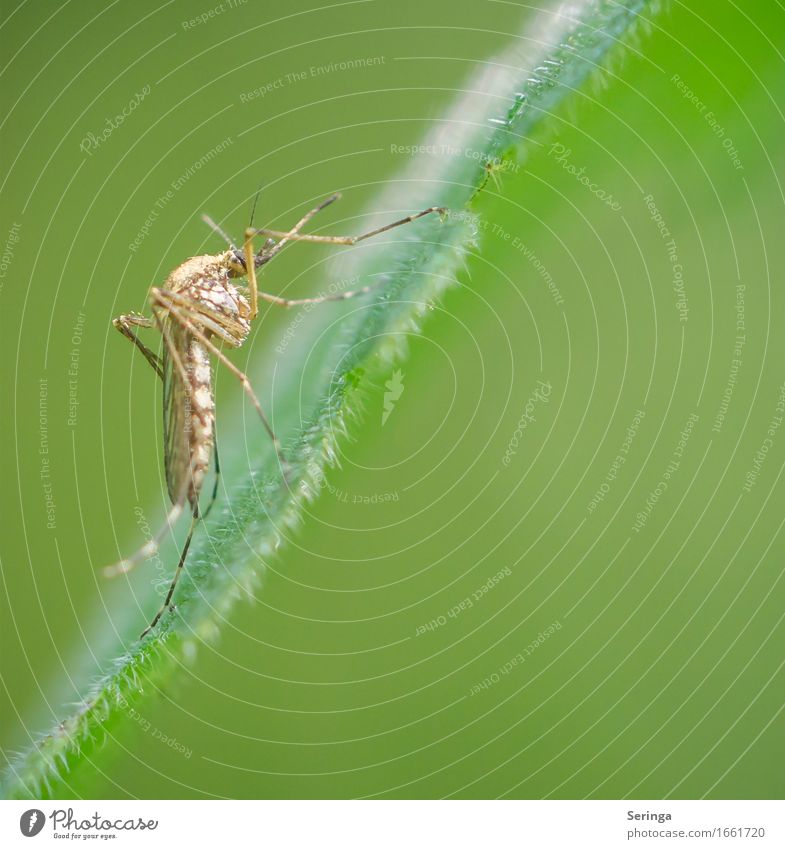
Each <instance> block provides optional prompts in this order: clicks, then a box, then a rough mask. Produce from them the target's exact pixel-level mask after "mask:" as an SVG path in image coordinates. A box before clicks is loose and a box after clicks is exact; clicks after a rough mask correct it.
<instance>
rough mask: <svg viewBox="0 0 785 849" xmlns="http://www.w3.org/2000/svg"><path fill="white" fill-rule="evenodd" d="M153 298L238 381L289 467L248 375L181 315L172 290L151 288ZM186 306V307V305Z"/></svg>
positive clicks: (279, 455) (276, 450)
mask: <svg viewBox="0 0 785 849" xmlns="http://www.w3.org/2000/svg"><path fill="white" fill-rule="evenodd" d="M153 298H155V299H156V301H157V303H158V305H159V306H160V307H161V308H163V309H165V310H167V312H168V313H169V315H170V316H172V318H173V319H174V320H175V321H177V322H178V323H179V324H180V326H181V327H183V328H185V330H187V331H188V332H189V333H191V334H193V335H194V336H195V337H196V338H197V339H198V340H199V341H200V342H201V343H202V344H203V345H204V346H205V348H207V350H208V351H211V352H212V353H213V354H214V355H215V356H216V357H217V358H218V359H219V360H220V362H221V363H223V365H225V366H226V368H228V369H229V371H230V372H231V373H232V374H233V375H234V376H235V377H236V378H237V379H238V380H239V381H240V383H241V384H242V387H243V391H244V392H245V394H246V395H247V396H248V397H249V398H250V399H251V403H252V404H253V405H254V407H255V408H256V412H257V413H258V414H259V418H260V419H261V420H262V424H263V425H264V427H265V429H266V430H267V433H268V434H269V435H270V439H272V441H273V446H274V448H275V452H276V454H277V455H278V460H279V462H280V464H281V468H282V469H283V470H284V471H286V470H287V469H288V468H289V463H288V461H287V459H286V456H285V455H284V452H283V448H282V447H281V443H280V442H279V440H278V437H277V436H276V435H275V431H274V430H273V429H272V426H271V425H270V422H269V421H268V420H267V416H266V415H265V413H264V410H263V409H262V405H261V403H260V402H259V399H258V398H257V397H256V394H255V393H254V391H253V387H252V386H251V382H250V381H249V380H248V375H246V374H245V372H243V371H241V370H240V369H239V368H237V366H236V365H235V364H234V363H233V362H232V361H231V360H230V359H229V358H228V357H227V356H226V354H224V353H223V351H221V350H220V348H218V347H217V346H216V345H214V344H213V343H212V342H211V341H210V339H208V338H207V336H205V334H204V333H202V331H201V330H200V329H199V328H198V327H197V326H196V324H194V322H192V321H190V320H189V319H188V317H187V316H185V315H183V313H182V312H181V311H180V308H179V307H178V306H177V296H176V294H175V293H173V292H167V291H166V290H165V289H154V290H153ZM186 308H187V307H186Z"/></svg>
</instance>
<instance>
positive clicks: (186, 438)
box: [104, 193, 447, 639]
mask: <svg viewBox="0 0 785 849" xmlns="http://www.w3.org/2000/svg"><path fill="white" fill-rule="evenodd" d="M340 196H341V195H340V193H336V194H333V195H331V196H330V197H328V198H327V199H326V200H324V201H322V202H321V203H320V204H319V205H318V206H316V207H314V208H313V209H312V210H310V211H309V212H307V213H306V214H305V215H304V216H303V217H302V218H301V219H300V220H299V221H298V222H297V223H296V224H295V225H294V226H293V227H292V228H291V229H290V230H268V229H266V228H258V229H255V228H254V227H253V211H252V212H251V223H250V224H249V226H248V228H247V229H246V230H245V237H244V242H243V248H242V250H241V249H239V248H237V247H236V246H235V245H234V243H233V242H232V240H231V239H230V238H229V237H228V236H227V235H226V233H224V231H223V230H222V229H221V228H220V227H219V226H218V224H216V223H215V222H214V221H213V220H212V219H211V218H210V217H209V216H207V215H204V216H202V218H203V220H204V221H205V222H206V223H207V224H208V225H209V226H210V227H211V228H212V229H213V230H214V231H215V232H216V233H218V234H219V235H221V236H222V237H223V238H224V239H225V241H226V242H227V243H228V245H229V249H228V250H225V251H223V252H222V253H219V254H214V255H204V256H194V257H191V258H190V259H187V260H186V261H185V262H184V263H182V265H179V266H178V267H177V268H175V269H174V271H172V273H171V274H170V275H169V276H168V277H167V279H166V282H165V284H164V285H163V286H162V287H153V288H151V289H150V299H149V302H150V311H151V313H152V318H147V317H146V316H143V315H140V314H139V313H134V312H131V313H125V314H123V315H120V316H118V317H117V318H115V319H113V321H112V324H113V325H114V326H115V327H116V328H117V329H118V330H119V331H120V333H122V334H123V336H125V337H126V338H127V339H128V340H129V341H131V342H132V343H133V344H134V345H135V346H136V347H137V348H138V349H139V351H141V353H142V355H143V356H144V358H145V359H146V360H147V362H148V363H149V364H150V366H151V367H152V368H153V370H154V371H155V372H156V374H157V375H158V376H159V377H160V379H161V382H162V383H163V425H164V426H163V433H164V468H165V472H166V485H167V490H168V493H169V498H170V500H171V503H172V507H171V509H170V510H169V513H168V514H167V516H166V519H165V521H164V523H163V525H162V526H161V528H160V529H159V531H158V532H157V533H156V534H155V535H153V536H152V537H151V538H150V539H149V540H148V541H147V542H146V543H145V544H144V545H143V546H142V547H141V548H140V549H139V550H138V551H137V552H136V553H135V554H133V555H131V556H130V557H128V558H126V559H124V560H120V561H118V562H117V563H115V564H113V565H112V566H107V567H106V568H105V570H104V571H105V574H107V575H110V576H114V575H120V574H124V573H126V572H128V571H129V570H130V569H132V568H133V567H134V566H135V565H136V564H138V563H139V562H141V561H142V560H145V559H147V558H148V557H151V556H152V555H153V554H155V553H156V551H157V550H158V546H159V544H160V542H161V540H162V539H163V537H164V536H165V534H166V533H167V531H169V530H170V528H171V527H172V525H173V524H174V523H175V522H176V521H177V519H179V518H180V516H181V515H182V513H183V512H184V511H185V510H186V508H188V509H189V510H190V513H191V524H190V527H189V529H188V536H187V537H186V539H185V543H184V545H183V548H182V550H181V553H180V559H179V561H178V563H177V568H176V569H175V572H174V576H173V578H172V581H171V583H170V584H169V589H168V591H167V593H166V598H165V600H164V603H163V604H162V605H161V607H160V609H159V610H158V612H157V613H156V614H155V616H154V617H153V620H152V622H151V623H150V624H149V625H148V626H147V628H145V630H144V631H143V632H142V634H141V635H140V639H142V638H144V637H145V636H146V635H147V634H148V633H149V632H150V631H151V630H152V629H153V628H154V627H155V626H156V625H157V624H158V622H159V620H160V619H161V617H162V616H163V615H164V613H166V611H167V610H169V609H170V608H171V607H172V597H173V595H174V591H175V587H176V586H177V581H178V579H179V577H180V574H181V573H182V570H183V566H184V565H185V560H186V556H187V554H188V549H189V547H190V545H191V539H192V537H193V534H194V530H195V528H196V525H197V523H198V522H199V521H200V520H204V519H205V518H206V517H207V515H208V513H209V512H210V510H211V509H212V507H213V504H214V503H215V500H216V497H217V494H218V481H219V479H220V473H221V470H220V464H219V461H218V451H217V446H216V432H215V397H214V392H213V367H212V363H211V356H212V357H214V358H215V360H217V362H218V363H219V364H220V365H222V366H224V367H225V368H227V369H228V370H229V372H231V374H233V375H234V376H235V378H237V380H238V381H239V382H240V384H241V385H242V388H243V391H244V392H245V394H246V395H247V396H248V398H249V399H250V401H251V403H252V404H253V406H254V408H255V409H256V412H257V413H258V414H259V418H260V419H261V421H262V425H263V426H264V429H265V430H266V431H267V433H268V435H269V436H270V439H271V440H272V443H273V446H274V448H275V451H276V453H277V455H278V460H279V464H280V467H281V470H282V471H283V474H284V479H285V480H286V479H287V472H288V469H289V465H288V462H287V460H286V456H285V455H284V452H283V450H282V447H281V443H280V441H279V440H278V438H277V437H276V435H275V433H274V431H273V428H272V426H271V424H270V422H269V420H268V418H267V416H266V415H265V413H264V410H263V409H262V405H261V404H260V403H259V399H258V398H257V396H256V393H255V392H254V390H253V387H252V386H251V383H250V381H249V380H248V377H247V375H246V374H245V373H244V372H243V371H241V370H240V369H239V368H238V367H237V366H236V365H234V364H233V363H232V361H231V360H230V359H229V358H228V357H227V356H226V354H224V352H223V350H222V347H223V346H224V345H228V346H229V347H230V348H239V347H240V346H241V345H242V344H243V342H245V340H246V338H247V337H248V334H249V333H250V331H251V324H252V322H253V321H254V319H256V318H257V316H258V313H259V301H260V300H262V301H266V302H267V303H270V304H274V305H275V306H279V307H286V308H288V307H299V306H303V305H306V304H309V305H313V304H321V303H324V302H325V301H340V300H346V299H348V298H354V297H356V296H357V295H362V294H365V293H367V292H368V291H370V290H371V289H372V288H373V286H365V287H363V288H362V289H355V290H353V291H349V292H341V293H339V294H335V295H323V296H320V297H315V298H296V299H291V298H282V297H279V296H278V295H272V294H270V293H268V292H263V291H261V290H259V288H258V285H257V278H256V273H257V271H259V269H261V268H262V266H264V265H266V264H267V263H268V262H270V260H271V259H273V257H275V256H276V255H277V254H278V253H280V251H281V250H282V249H283V248H284V246H285V245H286V244H287V243H289V242H295V241H301V242H320V243H323V244H331V245H355V244H357V243H358V242H361V241H364V240H365V239H370V238H371V237H372V236H378V235H379V234H381V233H386V232H387V231H388V230H392V229H394V228H395V227H400V226H401V225H403V224H409V223H410V222H412V221H416V220H417V219H418V218H422V217H423V216H426V215H431V214H433V213H437V214H438V215H439V216H440V218H443V217H444V216H445V215H446V213H447V210H446V209H445V208H443V207H438V206H432V207H429V208H428V209H424V210H422V212H418V213H416V214H414V215H408V216H407V217H406V218H401V219H399V220H397V221H393V222H391V223H390V224H385V225H384V226H382V227H377V228H376V229H374V230H370V231H369V232H367V233H362V234H361V235H359V236H322V235H316V234H309V233H302V232H301V230H302V228H303V227H304V226H305V225H306V224H307V223H308V222H309V221H310V220H311V218H313V217H314V215H316V214H317V213H319V212H321V211H322V210H323V209H325V207H327V206H329V205H330V204H332V203H334V202H335V201H337V200H338V199H339V198H340ZM257 197H258V196H257ZM255 207H256V201H254V208H255ZM257 236H264V237H266V239H265V242H264V244H263V245H262V247H261V249H260V250H259V252H258V253H256V252H255V251H254V245H253V240H254V238H256V237H257ZM242 277H247V286H241V285H238V284H237V283H235V281H236V280H237V279H238V278H242ZM137 328H152V329H155V330H157V331H158V332H159V333H160V335H161V338H162V340H163V348H162V353H161V355H159V354H156V353H155V352H154V351H153V350H151V349H150V348H149V347H147V345H145V344H144V343H143V342H142V340H141V339H140V338H139V336H138V335H137V333H136V329H137ZM212 461H214V464H215V482H214V485H213V489H212V493H211V495H210V497H209V501H208V504H207V507H206V509H204V510H203V509H202V508H201V507H200V496H201V492H202V487H203V484H204V481H205V478H206V476H207V473H208V470H209V468H210V463H211V462H212Z"/></svg>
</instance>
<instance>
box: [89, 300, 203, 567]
mask: <svg viewBox="0 0 785 849" xmlns="http://www.w3.org/2000/svg"><path fill="white" fill-rule="evenodd" d="M153 317H154V319H155V323H156V325H157V326H158V329H159V330H160V331H161V335H162V336H163V339H164V344H165V345H166V348H167V351H168V352H169V355H170V356H171V357H172V361H173V363H174V367H175V368H176V369H178V370H179V372H180V374H181V375H182V377H183V383H184V385H185V386H186V387H189V386H190V384H189V382H188V378H187V374H186V371H185V367H184V366H183V362H182V359H181V358H180V355H179V354H178V353H177V349H176V348H175V345H174V343H173V342H172V338H171V335H170V333H169V329H168V328H167V327H166V325H165V324H164V323H163V321H162V320H161V317H160V316H159V315H158V310H157V308H156V306H155V305H154V306H153ZM189 391H190V390H189ZM187 494H188V478H186V479H185V480H184V481H183V486H182V488H181V490H180V492H178V493H177V498H176V499H173V504H172V508H171V510H170V511H169V513H168V514H167V516H166V519H165V520H164V523H163V525H161V527H160V529H159V530H158V531H157V532H156V534H155V535H154V536H153V537H152V538H151V539H149V540H147V542H146V543H145V544H144V545H143V546H142V547H141V548H139V549H138V550H137V551H136V552H135V553H134V554H132V555H131V556H130V557H126V558H125V559H123V560H119V561H118V562H117V563H113V564H111V565H110V566H105V567H104V570H103V571H104V574H105V575H106V576H107V577H110V578H112V577H115V576H116V575H123V574H125V573H126V572H130V571H131V569H133V568H134V566H136V565H137V563H141V561H142V560H145V559H146V558H148V557H152V555H153V554H155V552H156V551H158V546H159V545H160V543H161V540H162V539H163V538H164V536H165V535H166V534H167V532H169V531H171V529H172V525H174V523H175V522H176V521H177V520H178V519H179V518H180V515H181V514H182V512H183V509H184V508H185V502H186V498H187Z"/></svg>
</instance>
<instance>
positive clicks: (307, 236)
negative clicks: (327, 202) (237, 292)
mask: <svg viewBox="0 0 785 849" xmlns="http://www.w3.org/2000/svg"><path fill="white" fill-rule="evenodd" d="M434 212H438V213H439V215H445V214H446V213H447V210H446V209H445V208H444V207H442V206H429V207H428V209H424V210H423V211H422V212H417V213H416V214H414V215H407V216H406V218H399V219H398V220H397V221H392V222H391V223H390V224H385V225H384V226H383V227H377V228H376V229H375V230H369V231H368V232H367V233H361V234H360V235H359V236H319V235H316V234H314V233H292V232H284V231H282V230H268V229H266V228H264V227H262V228H260V229H258V230H253V231H251V230H247V231H246V233H250V232H253V234H254V235H257V234H258V235H261V236H274V237H276V238H278V237H281V238H283V237H285V238H286V239H288V240H291V241H297V242H321V243H322V244H328V245H356V244H357V243H358V242H362V241H364V240H365V239H370V238H371V236H378V235H379V234H380V233H386V232H387V231H388V230H393V229H394V228H395V227H401V226H402V225H403V224H410V223H411V222H412V221H416V220H417V219H418V218H422V217H423V216H424V215H431V214H432V213H434ZM280 244H281V243H280V242H278V243H277V244H276V247H278V245H280Z"/></svg>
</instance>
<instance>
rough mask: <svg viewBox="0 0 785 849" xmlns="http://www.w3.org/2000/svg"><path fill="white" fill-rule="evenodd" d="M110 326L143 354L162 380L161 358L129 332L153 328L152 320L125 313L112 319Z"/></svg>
mask: <svg viewBox="0 0 785 849" xmlns="http://www.w3.org/2000/svg"><path fill="white" fill-rule="evenodd" d="M112 324H113V325H114V326H115V327H116V328H117V329H118V330H119V331H120V333H122V334H123V336H125V338H126V339H129V340H130V341H131V342H133V343H134V345H136V347H137V348H138V349H139V350H140V351H141V352H142V353H143V354H144V358H145V359H146V360H147V362H148V363H150V365H151V366H152V367H153V368H154V369H155V371H156V372H157V373H158V377H160V378H161V380H163V379H164V370H163V363H162V362H161V358H160V357H159V356H158V354H156V353H155V352H153V351H151V350H150V349H149V348H148V347H147V345H145V344H144V342H142V340H141V339H140V338H139V337H138V336H137V335H136V334H135V333H134V332H133V330H131V327H153V326H154V325H153V321H152V319H149V318H145V316H143V315H138V314H137V313H127V314H124V315H118V316H117V318H113V319H112Z"/></svg>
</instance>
